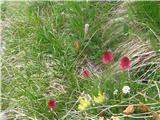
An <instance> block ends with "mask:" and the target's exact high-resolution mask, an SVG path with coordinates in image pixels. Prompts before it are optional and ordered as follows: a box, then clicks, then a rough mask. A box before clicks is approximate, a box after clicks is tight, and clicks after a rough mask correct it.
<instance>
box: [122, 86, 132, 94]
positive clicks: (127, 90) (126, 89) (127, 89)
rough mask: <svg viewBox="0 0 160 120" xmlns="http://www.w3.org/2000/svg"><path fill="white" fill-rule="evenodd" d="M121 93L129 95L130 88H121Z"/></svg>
mask: <svg viewBox="0 0 160 120" xmlns="http://www.w3.org/2000/svg"><path fill="white" fill-rule="evenodd" d="M122 92H123V93H124V94H127V93H130V87H129V86H123V88H122Z"/></svg>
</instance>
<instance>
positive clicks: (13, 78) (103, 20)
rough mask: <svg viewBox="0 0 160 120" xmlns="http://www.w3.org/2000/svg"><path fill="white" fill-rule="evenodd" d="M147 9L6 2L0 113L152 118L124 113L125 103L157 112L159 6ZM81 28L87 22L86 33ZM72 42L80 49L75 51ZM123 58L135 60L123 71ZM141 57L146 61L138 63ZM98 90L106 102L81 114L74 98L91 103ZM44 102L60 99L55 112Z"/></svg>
mask: <svg viewBox="0 0 160 120" xmlns="http://www.w3.org/2000/svg"><path fill="white" fill-rule="evenodd" d="M150 3H151V4H149V2H133V3H127V2H116V1H115V2H79V3H78V2H5V3H3V4H2V9H1V10H2V19H3V20H4V21H6V23H7V27H5V28H4V30H3V33H2V37H3V39H4V40H5V43H6V46H5V50H4V54H3V56H2V110H4V111H6V114H7V115H8V118H9V119H16V120H30V119H31V120H51V119H58V120H77V119H79V120H80V119H82V120H83V119H85V120H89V119H93V118H94V119H95V120H96V119H98V116H97V114H98V112H99V111H104V114H105V116H107V117H108V118H110V117H111V116H113V115H117V116H119V117H120V118H121V119H124V120H132V119H138V120H141V119H144V120H145V119H147V120H150V119H151V120H152V119H153V118H152V116H151V115H150V114H147V115H144V114H143V113H139V111H138V110H136V113H135V114H133V115H130V116H124V115H123V113H122V112H123V110H124V109H125V107H126V106H128V104H133V105H135V106H138V104H139V102H143V103H144V104H146V105H148V106H150V107H151V109H152V110H153V111H157V112H158V113H159V112H160V111H159V109H160V108H159V105H160V102H159V100H160V98H159V94H160V93H159V88H160V83H159V78H160V72H159V70H160V68H159V65H160V59H159V58H160V54H159V48H160V47H159V29H158V24H159V21H158V20H157V18H156V16H158V17H159V15H158V10H159V6H158V4H157V5H156V4H155V2H150ZM143 6H146V7H148V6H149V8H151V10H153V12H151V11H149V10H150V9H147V8H146V7H143ZM155 6H156V7H155ZM144 8H145V9H144ZM137 11H142V13H141V12H140V13H138V12H137ZM143 12H144V13H146V14H143ZM148 12H149V13H148ZM126 16H128V17H126ZM148 16H150V17H151V18H152V22H150V17H148ZM146 19H147V20H146ZM85 24H89V31H88V32H87V33H86V34H85V32H84V29H85ZM75 41H78V46H79V48H76V47H75V46H74V45H73V44H74V42H75ZM108 49H110V50H112V51H113V53H114V61H113V62H112V63H110V64H109V65H103V64H102V63H101V56H102V54H103V52H104V51H105V50H108ZM123 55H127V56H129V57H130V58H131V59H132V62H133V66H132V68H131V70H130V71H128V72H122V71H120V70H119V69H118V67H117V66H118V63H117V61H118V59H119V58H120V57H121V56H123ZM139 57H144V60H143V61H142V62H138V59H139ZM84 68H87V69H88V70H90V71H91V72H92V74H93V75H92V77H91V78H85V79H82V78H81V77H80V72H81V71H82V69H84ZM96 68H97V70H96V72H95V71H94V70H93V69H96ZM142 80H147V83H144V82H143V81H142ZM115 81H117V83H118V84H116V82H115ZM124 85H128V86H130V87H131V93H130V94H129V95H128V96H122V94H121V92H120V91H121V90H122V87H123V86H124ZM99 89H101V90H102V91H104V92H105V93H106V96H107V101H106V102H105V103H104V104H100V105H95V106H91V107H89V108H88V109H87V110H86V111H84V112H81V111H78V110H77V106H78V97H79V96H80V95H81V94H82V93H86V94H89V95H91V96H92V97H93V96H95V95H97V93H98V90H99ZM115 89H118V91H119V93H118V95H117V96H114V95H113V91H114V90H115ZM144 94H145V95H144ZM49 99H56V100H57V107H56V109H54V110H53V111H50V110H49V109H48V106H47V102H48V100H49Z"/></svg>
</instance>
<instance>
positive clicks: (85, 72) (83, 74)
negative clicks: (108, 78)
mask: <svg viewBox="0 0 160 120" xmlns="http://www.w3.org/2000/svg"><path fill="white" fill-rule="evenodd" d="M81 75H82V76H83V77H90V72H89V71H88V70H83V71H82V73H81Z"/></svg>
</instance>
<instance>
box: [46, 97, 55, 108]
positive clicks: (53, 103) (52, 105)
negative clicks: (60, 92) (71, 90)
mask: <svg viewBox="0 0 160 120" xmlns="http://www.w3.org/2000/svg"><path fill="white" fill-rule="evenodd" d="M55 107H56V101H55V100H53V99H51V100H49V101H48V108H49V109H54V108H55Z"/></svg>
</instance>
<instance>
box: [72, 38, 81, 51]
mask: <svg viewBox="0 0 160 120" xmlns="http://www.w3.org/2000/svg"><path fill="white" fill-rule="evenodd" d="M72 46H73V48H75V49H76V50H79V48H80V44H79V41H78V40H75V41H73V43H72Z"/></svg>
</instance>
